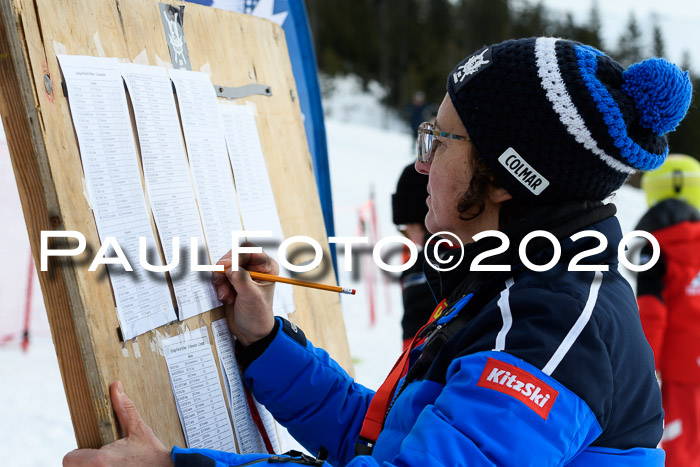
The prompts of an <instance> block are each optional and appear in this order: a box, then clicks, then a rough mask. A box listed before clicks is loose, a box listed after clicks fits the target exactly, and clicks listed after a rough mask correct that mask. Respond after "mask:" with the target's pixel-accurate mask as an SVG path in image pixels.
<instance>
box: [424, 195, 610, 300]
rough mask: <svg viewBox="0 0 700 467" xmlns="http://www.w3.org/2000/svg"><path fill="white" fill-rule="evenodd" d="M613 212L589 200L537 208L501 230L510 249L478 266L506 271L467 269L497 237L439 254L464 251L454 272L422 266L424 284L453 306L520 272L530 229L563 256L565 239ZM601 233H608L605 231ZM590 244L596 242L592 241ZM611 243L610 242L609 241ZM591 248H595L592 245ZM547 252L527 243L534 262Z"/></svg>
mask: <svg viewBox="0 0 700 467" xmlns="http://www.w3.org/2000/svg"><path fill="white" fill-rule="evenodd" d="M616 212H617V209H616V208H615V205H613V204H603V203H601V202H591V201H581V202H569V203H562V204H557V205H545V206H539V207H536V208H534V209H532V210H530V211H528V212H527V213H526V214H524V215H523V216H521V217H520V218H518V219H516V220H515V221H514V222H512V223H511V224H510V225H509V226H507V227H506V228H505V229H503V232H504V233H505V234H506V235H507V236H508V239H509V240H510V247H509V248H508V250H507V251H505V252H504V253H501V254H499V255H496V256H491V257H489V258H487V259H485V260H484V261H482V262H481V264H510V265H512V267H511V271H510V272H472V271H470V270H469V269H470V266H471V263H472V261H473V260H474V258H475V257H476V256H477V255H479V254H480V253H483V252H485V251H489V250H492V249H494V248H497V247H498V246H500V245H501V241H500V240H499V239H498V238H494V237H487V238H483V239H481V240H479V241H478V242H474V243H469V244H467V245H465V246H464V248H463V249H455V250H448V251H445V252H443V254H442V255H441V256H444V257H451V258H452V261H454V262H456V260H457V259H458V258H459V256H460V254H461V252H462V251H463V252H464V258H463V260H462V261H461V262H460V263H459V265H458V266H457V267H456V268H455V269H453V270H451V271H446V272H438V271H436V270H434V269H433V268H431V267H430V266H429V265H428V264H427V263H426V265H425V275H426V277H427V278H428V283H429V285H430V287H431V289H432V291H433V294H434V295H435V296H436V298H438V297H439V298H438V301H440V299H441V298H444V297H447V298H448V303H453V302H455V301H456V300H459V299H460V298H461V297H463V296H464V295H466V294H468V293H470V292H472V291H475V290H477V289H480V288H482V285H484V283H486V282H488V283H493V282H496V281H498V282H501V281H502V280H505V279H507V278H508V277H513V276H515V275H516V274H518V273H519V272H521V271H522V270H523V269H524V267H523V266H522V262H521V261H520V259H519V253H518V247H519V245H520V242H521V240H522V239H523V238H524V237H525V236H526V235H527V234H528V233H530V232H532V231H534V230H546V231H548V232H550V233H552V234H553V235H554V236H555V237H556V238H557V239H559V240H560V242H561V244H562V252H563V257H564V255H565V252H566V251H567V249H568V250H572V249H573V248H574V247H573V242H572V241H571V240H569V239H568V237H569V236H571V235H572V234H574V233H575V232H578V231H580V230H583V228H584V227H587V226H590V225H592V224H595V223H597V222H600V221H602V220H604V219H608V218H610V217H613V216H614V215H615V213H616ZM615 225H616V226H617V227H616V228H617V235H615V232H609V234H612V236H621V234H620V232H619V225H618V224H617V223H615ZM611 227H612V226H611ZM604 233H606V234H608V232H604ZM618 240H619V239H618ZM593 241H596V240H595V239H593ZM613 241H614V239H610V242H613ZM577 245H578V243H577ZM616 245H617V244H616V243H615V244H614V245H610V244H609V245H608V249H607V250H606V251H605V252H603V253H601V254H599V255H598V257H592V258H589V260H593V261H595V260H600V259H601V257H608V256H609V250H610V248H611V247H612V248H613V249H614V248H616ZM593 246H595V244H594V245H593ZM551 249H552V247H551V243H550V242H549V240H547V239H544V238H536V239H533V240H532V241H531V242H530V243H529V244H528V248H527V253H528V257H529V258H530V259H531V260H532V261H534V262H537V261H536V259H537V258H538V257H539V256H542V257H544V258H549V257H551ZM546 255H549V256H546ZM545 261H546V260H545ZM543 262H544V261H543ZM448 264H449V263H448Z"/></svg>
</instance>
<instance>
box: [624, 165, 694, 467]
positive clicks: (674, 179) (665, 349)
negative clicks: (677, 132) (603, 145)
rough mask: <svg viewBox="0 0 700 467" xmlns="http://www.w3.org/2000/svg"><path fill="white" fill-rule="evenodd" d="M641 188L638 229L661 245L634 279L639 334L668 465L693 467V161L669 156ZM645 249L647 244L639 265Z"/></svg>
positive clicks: (645, 257)
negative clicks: (657, 384)
mask: <svg viewBox="0 0 700 467" xmlns="http://www.w3.org/2000/svg"><path fill="white" fill-rule="evenodd" d="M642 188H643V189H644V191H645V192H646V195H647V201H648V202H649V205H650V206H651V208H650V209H649V211H647V213H646V214H645V215H644V216H643V217H642V219H641V220H640V221H639V224H638V226H637V229H638V230H645V231H647V232H650V233H651V234H652V235H654V237H655V238H656V239H657V240H658V242H659V245H660V248H661V256H660V258H659V261H658V262H657V263H656V265H654V266H653V267H652V268H651V269H649V270H648V271H644V272H640V273H639V275H638V277H637V301H638V304H639V313H640V317H641V320H642V326H643V328H644V334H645V335H646V337H647V340H648V341H649V344H650V345H651V347H652V349H653V350H654V360H655V363H656V369H657V372H658V375H659V376H660V379H661V382H662V386H661V392H662V396H663V407H664V411H665V427H664V435H663V438H662V441H661V442H662V444H663V448H664V449H665V450H666V465H668V466H684V467H692V466H700V212H699V211H698V208H700V162H698V161H697V160H695V159H694V158H692V157H690V156H684V155H671V156H669V157H668V159H667V160H666V162H665V163H664V164H663V165H662V166H661V168H660V169H659V170H658V171H656V172H650V173H648V174H645V175H644V178H643V179H642ZM651 254H652V248H651V246H650V245H648V244H647V246H645V247H644V248H643V249H642V257H641V259H640V263H641V264H645V263H646V262H647V261H648V260H649V258H650V256H651Z"/></svg>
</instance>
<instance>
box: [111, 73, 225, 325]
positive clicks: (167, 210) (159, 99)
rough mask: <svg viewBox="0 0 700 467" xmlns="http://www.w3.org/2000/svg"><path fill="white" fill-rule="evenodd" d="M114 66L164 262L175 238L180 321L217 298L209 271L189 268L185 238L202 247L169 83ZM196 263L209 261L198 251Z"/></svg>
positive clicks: (217, 303)
mask: <svg viewBox="0 0 700 467" xmlns="http://www.w3.org/2000/svg"><path fill="white" fill-rule="evenodd" d="M120 66H121V73H122V76H123V78H124V81H125V82H126V85H127V88H128V90H129V97H130V98H131V103H132V106H133V108H134V115H135V117H136V128H137V130H138V138H139V143H140V147H141V159H142V161H143V172H144V176H145V179H146V188H147V190H148V195H149V199H150V202H151V209H152V210H153V215H154V217H155V220H156V225H157V226H158V235H159V236H160V240H161V244H162V245H163V250H164V252H165V259H166V261H167V263H168V264H171V262H172V261H173V237H178V238H179V241H180V246H179V251H180V258H179V260H180V262H179V265H178V266H177V267H176V268H174V269H173V270H172V271H171V274H170V277H171V278H172V281H173V288H174V290H175V297H176V300H177V307H178V312H179V317H180V319H183V320H184V319H187V318H191V317H192V316H195V315H196V314H198V313H202V312H204V311H209V310H211V309H213V308H216V307H217V306H221V302H220V301H219V299H218V298H217V296H216V291H215V290H214V286H213V285H212V283H211V273H210V272H201V271H193V270H192V267H191V266H190V254H191V251H190V246H191V241H190V239H191V238H193V237H194V238H196V239H197V245H198V248H199V250H202V251H206V250H205V248H204V247H205V245H206V243H205V241H204V232H203V231H202V224H201V222H200V220H199V211H198V209H197V202H196V200H195V194H194V188H193V187H192V180H191V178H190V171H189V166H188V163H187V156H186V154H185V148H184V146H183V142H182V137H181V132H180V119H179V118H178V115H177V107H176V106H175V98H174V96H173V91H172V84H171V82H170V78H169V77H168V72H167V71H166V70H165V68H161V67H156V66H148V65H137V64H133V63H122V64H120ZM188 252H189V253H188ZM198 263H199V264H210V261H209V258H208V255H206V254H199V255H198Z"/></svg>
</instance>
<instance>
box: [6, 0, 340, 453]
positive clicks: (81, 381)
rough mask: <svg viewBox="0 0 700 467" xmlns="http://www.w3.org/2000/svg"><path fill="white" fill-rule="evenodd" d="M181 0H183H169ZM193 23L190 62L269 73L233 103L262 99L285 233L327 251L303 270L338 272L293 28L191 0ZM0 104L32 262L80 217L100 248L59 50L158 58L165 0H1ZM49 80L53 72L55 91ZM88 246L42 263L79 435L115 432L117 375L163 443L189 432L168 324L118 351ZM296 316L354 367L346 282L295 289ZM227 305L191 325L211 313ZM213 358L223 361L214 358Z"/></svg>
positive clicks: (231, 71)
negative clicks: (302, 103) (112, 390)
mask: <svg viewBox="0 0 700 467" xmlns="http://www.w3.org/2000/svg"><path fill="white" fill-rule="evenodd" d="M171 3H173V4H178V3H177V2H171ZM185 5H186V7H185V15H184V30H185V37H186V40H187V47H188V50H189V56H190V60H191V62H192V69H193V70H199V69H200V68H202V67H205V68H209V69H210V70H211V76H212V82H213V83H214V84H216V85H221V86H243V85H246V84H251V83H260V84H265V85H269V86H271V88H272V92H273V96H272V97H265V96H251V97H249V98H246V99H243V100H238V101H237V102H236V103H238V104H241V103H248V105H254V106H255V108H256V111H257V118H256V120H257V124H258V130H259V133H260V137H261V141H262V145H263V152H264V154H265V160H266V164H267V167H268V171H269V173H270V178H271V182H272V186H273V191H274V195H275V201H276V203H277V207H278V211H279V213H280V221H281V224H282V228H283V231H284V235H285V238H288V237H290V236H292V235H307V236H310V237H313V238H315V239H316V240H318V241H319V242H320V243H321V245H322V246H323V248H324V251H325V252H326V255H325V260H324V265H325V266H326V267H325V268H323V271H321V272H320V273H319V272H314V273H309V274H307V275H305V277H302V278H303V279H307V280H308V279H313V280H316V281H319V282H324V283H328V284H334V283H335V278H334V275H333V271H332V268H331V267H329V265H330V256H329V255H328V254H327V252H328V251H329V247H328V243H327V239H326V232H325V228H324V224H323V217H322V214H321V207H320V202H319V199H318V195H317V191H316V184H315V179H314V175H313V168H312V164H311V158H310V155H309V152H308V147H307V144H306V138H305V134H304V127H303V123H302V119H301V112H300V109H299V104H298V102H297V100H296V88H295V84H294V78H293V75H292V71H291V64H290V62H289V57H288V55H287V47H286V43H285V38H284V34H283V31H282V29H281V28H280V27H278V26H277V25H275V24H273V23H271V22H269V21H266V20H261V19H259V18H254V17H251V16H246V15H240V14H236V13H232V12H228V11H221V10H215V9H212V8H206V7H201V6H199V5H194V4H190V3H187V4H185ZM0 14H1V15H2V22H1V23H0V29H1V31H0V34H1V35H0V86H1V87H0V113H1V114H2V118H3V124H4V126H5V130H6V133H7V139H8V146H9V148H10V154H11V157H12V162H13V167H14V171H15V175H16V178H17V183H18V188H19V192H20V197H21V200H22V206H23V210H24V214H25V220H26V223H27V228H28V231H29V237H30V242H31V245H32V251H33V252H34V257H35V262H36V263H37V264H38V252H39V235H40V231H41V230H50V229H56V230H77V231H79V232H81V233H83V234H84V235H85V237H86V239H87V242H88V250H89V251H90V250H91V251H92V252H93V253H94V252H95V251H97V249H98V248H99V238H98V235H97V229H96V226H95V221H94V217H93V214H92V211H91V209H90V205H89V203H88V200H87V199H86V197H85V195H84V194H83V171H82V165H81V162H80V153H79V150H78V145H77V141H76V137H75V131H74V129H73V124H72V120H71V116H70V109H69V107H68V101H67V99H66V98H65V97H64V95H63V93H62V91H61V74H60V69H59V67H58V62H57V59H56V53H57V51H60V50H62V49H65V51H66V52H67V53H69V54H73V55H100V54H101V53H102V52H103V53H104V55H105V56H107V57H119V58H121V59H126V60H129V61H131V60H133V59H134V58H135V57H136V56H137V55H139V54H140V53H142V52H143V51H145V52H146V55H147V57H148V61H149V63H150V64H151V65H155V64H157V63H163V62H167V63H169V62H170V59H169V52H168V48H167V44H166V41H165V36H164V32H163V27H162V22H161V19H160V12H159V9H158V3H157V2H156V1H153V0H13V1H12V2H6V1H3V2H0ZM45 80H50V83H51V92H50V93H49V92H48V91H47V88H46V86H45ZM91 259H92V257H91V255H90V254H89V252H86V254H85V255H84V256H83V257H78V258H76V259H75V260H73V261H63V262H54V263H50V265H49V271H48V272H45V273H40V274H39V278H40V282H41V287H42V292H43V295H44V300H45V302H46V307H47V312H48V315H49V321H50V324H51V332H52V336H53V339H54V345H55V347H56V353H57V355H58V359H59V365H60V368H61V374H62V377H63V383H64V388H65V390H66V396H67V399H68V404H69V407H70V410H71V417H72V419H73V426H74V429H75V433H76V439H77V441H78V446H80V447H98V446H100V445H103V444H106V443H108V442H111V441H113V440H115V439H117V437H118V429H117V426H116V423H115V420H114V415H113V412H112V410H111V405H110V403H109V397H108V388H109V384H110V383H111V382H112V381H114V380H117V379H119V380H121V381H122V383H123V384H124V387H125V390H126V391H127V394H129V396H130V397H131V398H132V399H133V400H134V402H135V403H136V405H137V406H138V407H139V408H140V409H141V412H142V414H143V416H144V419H145V421H146V423H148V424H149V425H150V426H151V427H152V428H153V430H154V432H155V433H156V435H157V436H158V437H159V438H160V439H161V440H162V441H163V442H164V443H165V444H166V445H173V444H178V445H180V446H183V445H184V436H183V433H182V429H181V426H180V421H179V419H178V415H177V410H176V407H175V401H174V398H173V394H172V390H171V387H170V382H169V378H168V372H167V368H166V365H165V359H164V357H163V356H161V355H159V353H158V352H157V351H152V348H153V349H157V339H158V335H159V334H160V335H163V336H167V335H174V334H175V333H177V332H179V331H178V328H177V327H176V326H174V325H171V326H164V327H161V328H159V329H158V330H157V332H156V331H151V332H149V333H146V334H144V335H142V336H139V337H138V339H137V343H138V346H139V349H140V352H141V357H140V358H138V359H137V358H135V357H134V349H133V343H132V342H129V343H127V344H126V348H127V350H128V352H129V357H128V358H124V357H123V356H122V346H123V345H124V344H122V343H121V342H120V341H119V339H118V336H117V327H118V322H117V315H116V311H115V304H114V298H113V295H112V291H111V286H110V282H109V279H108V277H107V275H106V274H105V272H104V270H103V271H100V270H99V269H98V271H97V272H95V273H93V272H88V271H87V268H88V265H89V262H90V260H91ZM294 297H295V303H296V309H297V313H295V316H293V317H292V319H293V320H295V321H297V323H298V324H299V325H300V326H301V327H302V328H303V329H304V331H305V333H306V334H307V336H308V337H309V338H310V339H311V340H312V341H313V342H314V343H315V344H316V345H319V346H321V347H324V348H325V349H326V350H328V351H329V353H330V354H331V356H333V357H334V358H335V359H336V360H337V361H338V362H339V363H340V364H341V365H342V366H343V367H344V368H346V369H347V370H348V371H350V372H352V363H351V360H350V355H349V350H348V346H347V339H346V336H345V328H344V324H343V319H342V314H341V311H340V301H339V297H338V295H337V294H333V293H328V292H323V291H317V290H310V289H305V288H301V287H296V288H294ZM222 317H223V310H222V309H217V310H214V311H212V312H209V313H206V314H204V315H201V316H198V317H194V318H190V319H189V320H186V321H185V322H184V323H183V324H182V327H183V328H184V327H187V328H189V329H195V328H198V327H201V326H203V325H205V324H206V325H207V326H209V334H210V340H211V344H212V350H213V352H214V355H215V357H216V349H215V347H214V346H213V336H212V332H211V327H210V323H211V321H213V320H216V319H220V318H222ZM215 359H216V360H217V366H218V358H215Z"/></svg>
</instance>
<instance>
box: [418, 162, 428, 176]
mask: <svg viewBox="0 0 700 467" xmlns="http://www.w3.org/2000/svg"><path fill="white" fill-rule="evenodd" d="M415 168H416V172H418V173H422V174H424V175H428V172H430V162H421V161H419V160H418V159H416V164H415Z"/></svg>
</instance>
